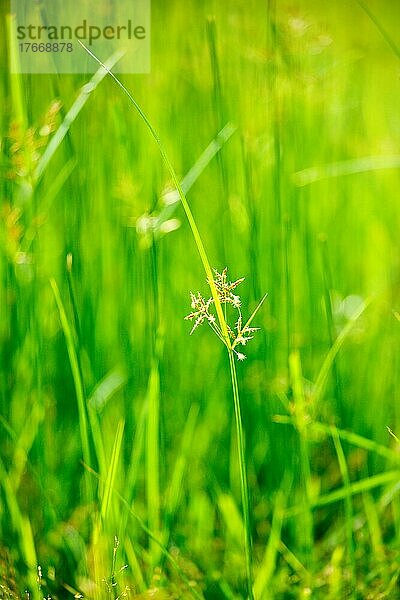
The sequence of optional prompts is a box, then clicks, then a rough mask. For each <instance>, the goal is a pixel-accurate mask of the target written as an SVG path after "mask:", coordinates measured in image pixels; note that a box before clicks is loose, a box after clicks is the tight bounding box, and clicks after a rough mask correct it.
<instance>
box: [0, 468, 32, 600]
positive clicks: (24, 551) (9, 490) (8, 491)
mask: <svg viewBox="0 0 400 600" xmlns="http://www.w3.org/2000/svg"><path fill="white" fill-rule="evenodd" d="M0 488H3V492H4V498H5V502H6V505H7V508H8V515H9V518H10V520H11V524H12V526H13V529H14V531H15V532H16V533H17V535H18V538H19V549H20V552H21V557H22V559H23V561H24V563H25V565H26V567H27V569H28V574H27V583H28V585H29V589H30V592H31V594H32V598H33V600H39V593H38V589H37V585H36V569H37V567H38V560H37V555H36V549H35V543H34V540H33V534H32V527H31V524H30V522H29V519H28V517H26V516H25V515H23V514H22V513H21V510H20V507H19V502H18V498H17V496H16V493H15V491H14V489H13V485H12V483H11V480H10V476H9V474H8V473H7V471H6V469H5V467H4V464H3V462H2V460H1V458H0Z"/></svg>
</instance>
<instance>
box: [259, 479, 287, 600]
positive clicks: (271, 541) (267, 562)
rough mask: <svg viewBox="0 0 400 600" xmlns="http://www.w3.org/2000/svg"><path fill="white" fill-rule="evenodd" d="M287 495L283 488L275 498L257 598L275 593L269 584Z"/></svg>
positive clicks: (266, 598)
mask: <svg viewBox="0 0 400 600" xmlns="http://www.w3.org/2000/svg"><path fill="white" fill-rule="evenodd" d="M286 495H287V490H284V489H283V488H281V489H280V490H279V491H278V493H277V495H276V498H275V506H274V515H273V518H272V525H271V532H270V534H269V538H268V543H267V546H266V548H265V552H264V556H263V558H262V561H261V564H260V567H259V570H258V573H257V577H256V579H255V582H254V596H255V598H263V599H265V600H268V598H273V593H272V592H271V590H270V588H269V586H270V581H271V579H272V575H273V573H274V570H275V563H276V557H277V554H278V550H279V542H280V540H281V531H282V525H283V521H284V516H285V505H286Z"/></svg>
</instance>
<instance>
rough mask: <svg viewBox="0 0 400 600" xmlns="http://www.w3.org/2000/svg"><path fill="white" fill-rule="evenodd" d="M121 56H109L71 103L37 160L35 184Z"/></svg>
mask: <svg viewBox="0 0 400 600" xmlns="http://www.w3.org/2000/svg"><path fill="white" fill-rule="evenodd" d="M122 56H123V54H122V53H121V52H116V53H115V54H113V55H112V56H110V58H109V59H108V60H107V61H106V63H105V65H104V66H103V65H102V66H101V68H100V69H98V70H97V71H96V73H95V74H94V75H93V77H92V78H91V79H90V81H89V82H88V83H86V84H85V85H84V86H83V87H82V89H81V91H80V93H79V95H78V97H77V99H76V100H75V102H74V103H73V105H72V106H71V108H70V109H69V111H68V112H67V114H66V115H65V118H64V120H63V122H62V123H61V125H60V127H59V128H58V129H57V131H56V132H55V133H54V135H53V137H52V138H51V140H50V142H49V143H48V145H47V147H46V150H45V151H44V152H43V154H42V156H41V157H40V160H39V162H38V164H37V167H36V170H35V182H36V183H37V182H38V181H39V179H40V178H41V177H42V175H43V173H44V171H45V170H46V168H47V166H48V164H49V162H50V161H51V159H52V158H53V156H54V154H55V152H56V150H57V149H58V147H59V146H60V144H61V142H62V141H63V139H64V138H65V136H66V135H67V133H68V130H69V128H70V127H71V125H72V123H73V122H74V121H75V119H76V118H77V116H78V115H79V113H80V112H81V110H82V108H83V107H84V106H85V104H86V102H87V101H88V100H89V98H90V95H91V93H92V92H93V91H94V90H95V89H96V87H97V86H98V85H99V83H100V82H101V81H102V80H103V79H104V77H105V76H106V75H107V73H108V72H109V69H112V67H113V66H114V65H115V64H116V63H117V62H118V61H119V60H120V58H122Z"/></svg>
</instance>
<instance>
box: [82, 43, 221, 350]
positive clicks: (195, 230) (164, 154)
mask: <svg viewBox="0 0 400 600" xmlns="http://www.w3.org/2000/svg"><path fill="white" fill-rule="evenodd" d="M78 42H79V43H80V45H81V46H82V48H84V49H85V50H86V52H87V53H88V54H90V56H91V57H92V58H93V59H94V60H95V61H96V62H97V63H98V64H99V65H101V66H102V67H103V68H104V69H105V70H106V71H107V72H108V74H109V75H110V77H111V78H112V79H113V80H114V81H115V83H116V84H117V85H118V86H119V87H120V88H121V89H122V91H123V92H124V94H125V95H126V96H127V97H128V98H129V100H130V102H131V103H132V104H133V106H134V107H135V109H136V110H137V112H138V113H139V115H140V117H141V118H142V120H143V122H144V123H145V125H146V126H147V128H148V130H149V131H150V133H151V135H152V137H153V139H154V141H155V143H156V144H157V146H158V149H159V152H160V154H161V157H162V159H163V161H164V164H165V166H166V167H167V169H168V171H169V174H170V176H171V179H172V181H173V183H174V186H175V188H176V190H177V191H178V194H179V198H180V200H181V203H182V206H183V209H184V211H185V214H186V217H187V220H188V222H189V225H190V228H191V230H192V234H193V238H194V241H195V244H196V247H197V250H198V252H199V255H200V259H201V262H202V265H203V268H204V271H205V273H206V276H207V280H208V281H209V285H210V289H211V293H212V297H213V299H214V302H215V309H216V312H217V316H218V321H219V324H220V327H221V331H222V334H223V337H224V340H225V344H226V346H227V348H230V345H231V343H230V338H229V334H228V330H227V325H226V321H225V317H224V312H223V310H222V306H221V302H220V299H219V297H218V292H217V288H216V287H215V281H214V276H213V272H212V269H211V266H210V262H209V260H208V257H207V253H206V250H205V248H204V244H203V241H202V239H201V236H200V232H199V230H198V227H197V224H196V221H195V220H194V217H193V214H192V211H191V209H190V206H189V203H188V201H187V199H186V196H185V194H184V192H183V190H182V186H181V184H180V183H179V179H178V176H177V174H176V172H175V169H174V167H173V166H172V163H171V161H170V159H169V156H168V154H167V152H166V150H165V148H164V145H163V144H162V142H161V140H160V138H159V136H158V134H157V132H156V130H155V129H154V127H153V125H152V124H151V122H150V121H149V119H148V118H147V116H146V114H145V113H144V112H143V110H142V108H141V107H140V106H139V104H138V103H137V102H136V100H135V99H134V97H133V96H132V94H131V93H130V92H129V90H128V89H127V88H126V87H125V86H124V84H123V83H122V82H121V81H120V80H119V79H118V77H116V76H115V75H114V73H113V72H112V71H111V70H110V69H109V67H108V66H106V65H105V64H103V63H102V62H101V61H100V60H99V59H98V58H97V56H95V55H94V54H93V52H91V50H89V48H87V47H86V46H85V45H84V44H83V43H82V42H81V41H80V40H78Z"/></svg>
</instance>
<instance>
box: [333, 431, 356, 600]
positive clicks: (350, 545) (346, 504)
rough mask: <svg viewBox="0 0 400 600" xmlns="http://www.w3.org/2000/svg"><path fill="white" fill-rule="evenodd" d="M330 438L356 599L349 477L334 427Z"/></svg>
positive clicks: (352, 514)
mask: <svg viewBox="0 0 400 600" xmlns="http://www.w3.org/2000/svg"><path fill="white" fill-rule="evenodd" d="M331 436H332V440H333V443H334V446H335V450H336V455H337V458H338V463H339V469H340V473H341V476H342V480H343V484H344V491H345V492H346V493H345V497H344V507H345V527H346V537H347V552H348V558H349V564H350V571H351V592H350V596H349V597H351V598H356V596H355V589H356V581H357V577H356V559H355V548H354V539H353V523H354V513H353V504H352V497H351V492H350V486H351V484H350V476H349V470H348V468H347V462H346V457H345V455H344V452H343V448H342V444H341V442H340V436H339V434H338V431H337V429H336V427H334V426H332V427H331Z"/></svg>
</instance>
